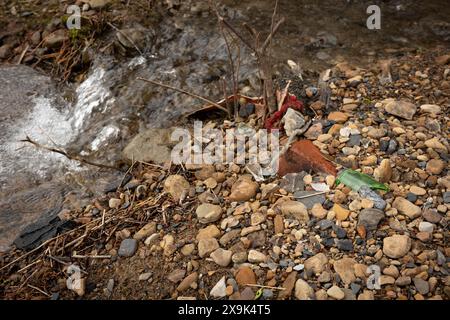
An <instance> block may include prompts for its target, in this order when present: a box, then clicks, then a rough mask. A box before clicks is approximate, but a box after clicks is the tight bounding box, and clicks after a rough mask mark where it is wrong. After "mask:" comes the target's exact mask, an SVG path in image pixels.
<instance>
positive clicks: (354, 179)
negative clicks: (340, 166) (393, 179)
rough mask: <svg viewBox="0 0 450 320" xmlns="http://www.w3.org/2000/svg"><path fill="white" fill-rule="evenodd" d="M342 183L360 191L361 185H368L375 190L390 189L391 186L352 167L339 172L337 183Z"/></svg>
mask: <svg viewBox="0 0 450 320" xmlns="http://www.w3.org/2000/svg"><path fill="white" fill-rule="evenodd" d="M340 183H343V184H345V185H346V186H347V187H350V188H352V190H353V191H358V190H359V188H361V186H368V187H369V188H371V189H373V190H374V189H379V190H383V191H389V187H388V186H386V185H385V184H384V183H381V182H378V181H376V180H375V179H373V178H372V177H371V176H368V175H367V174H364V173H361V172H358V171H355V170H352V169H346V170H344V171H342V172H341V174H339V176H338V177H337V178H336V185H339V184H340Z"/></svg>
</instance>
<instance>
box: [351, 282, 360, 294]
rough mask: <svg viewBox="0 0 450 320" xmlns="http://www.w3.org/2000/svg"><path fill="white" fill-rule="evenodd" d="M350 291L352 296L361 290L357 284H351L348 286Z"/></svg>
mask: <svg viewBox="0 0 450 320" xmlns="http://www.w3.org/2000/svg"><path fill="white" fill-rule="evenodd" d="M350 289H351V290H352V292H353V294H355V295H356V294H358V292H359V290H361V286H360V285H359V284H357V283H354V282H352V283H351V284H350Z"/></svg>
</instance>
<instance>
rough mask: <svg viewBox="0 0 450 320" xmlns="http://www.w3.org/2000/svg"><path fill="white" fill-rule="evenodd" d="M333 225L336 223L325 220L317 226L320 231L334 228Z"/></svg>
mask: <svg viewBox="0 0 450 320" xmlns="http://www.w3.org/2000/svg"><path fill="white" fill-rule="evenodd" d="M333 224H334V223H333V222H332V221H331V220H328V219H323V220H320V221H319V222H317V226H318V227H319V228H320V230H326V229H329V228H331V227H332V226H333Z"/></svg>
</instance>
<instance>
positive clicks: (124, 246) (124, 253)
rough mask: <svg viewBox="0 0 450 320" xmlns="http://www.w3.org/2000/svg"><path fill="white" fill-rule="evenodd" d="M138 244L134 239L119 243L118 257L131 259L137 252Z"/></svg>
mask: <svg viewBox="0 0 450 320" xmlns="http://www.w3.org/2000/svg"><path fill="white" fill-rule="evenodd" d="M137 247H138V242H137V240H136V239H124V240H122V242H121V243H120V247H119V251H118V252H117V253H118V255H119V256H120V257H132V256H133V255H134V254H135V253H136V250H137Z"/></svg>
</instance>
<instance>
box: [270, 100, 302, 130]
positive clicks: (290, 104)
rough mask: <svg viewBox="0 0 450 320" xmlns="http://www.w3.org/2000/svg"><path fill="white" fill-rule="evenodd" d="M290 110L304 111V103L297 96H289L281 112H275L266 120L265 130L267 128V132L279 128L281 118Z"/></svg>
mask: <svg viewBox="0 0 450 320" xmlns="http://www.w3.org/2000/svg"><path fill="white" fill-rule="evenodd" d="M289 108H292V109H295V110H297V111H304V106H303V103H302V102H301V101H299V100H297V97H296V96H294V95H290V94H288V96H287V97H286V101H285V102H284V103H283V105H282V106H281V108H280V110H278V111H276V112H274V113H273V114H272V116H271V117H269V118H267V119H266V122H265V123H264V128H266V129H267V130H272V129H276V128H279V124H277V122H279V121H280V120H281V118H283V115H284V114H285V113H286V111H287V109H289Z"/></svg>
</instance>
